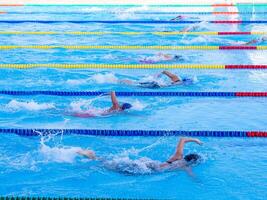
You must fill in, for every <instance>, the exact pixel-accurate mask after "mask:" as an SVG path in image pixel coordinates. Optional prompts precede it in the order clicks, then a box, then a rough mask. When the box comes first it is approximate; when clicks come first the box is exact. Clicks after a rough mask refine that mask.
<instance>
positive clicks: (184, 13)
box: [4, 10, 267, 15]
mask: <svg viewBox="0 0 267 200" xmlns="http://www.w3.org/2000/svg"><path fill="white" fill-rule="evenodd" d="M98 12H103V11H93V12H84V11H80V12H52V11H46V12H44V11H38V12H26V11H24V12H21V11H20V12H14V11H11V12H4V13H5V14H16V15H17V14H23V15H25V14H26V15H28V14H31V15H32V14H55V15H69V14H77V15H89V14H92V13H93V14H94V13H98ZM104 12H105V13H109V14H124V13H126V14H129V13H131V14H140V15H237V14H239V15H252V14H255V15H266V14H267V12H245V11H241V12H160V11H158V12H140V11H130V12H125V11H108V10H105V11H104Z"/></svg>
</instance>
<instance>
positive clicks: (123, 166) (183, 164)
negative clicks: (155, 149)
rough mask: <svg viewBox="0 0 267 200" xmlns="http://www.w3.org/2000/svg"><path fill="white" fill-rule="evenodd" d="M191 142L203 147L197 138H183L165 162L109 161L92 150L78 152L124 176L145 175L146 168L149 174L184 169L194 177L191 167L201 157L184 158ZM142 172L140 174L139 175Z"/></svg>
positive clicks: (142, 159) (146, 159) (188, 156)
mask: <svg viewBox="0 0 267 200" xmlns="http://www.w3.org/2000/svg"><path fill="white" fill-rule="evenodd" d="M189 142H194V143H197V144H199V145H202V142H201V141H200V140H198V139H195V138H181V139H180V141H179V142H178V144H177V147H176V150H175V153H174V154H173V155H172V156H171V157H170V158H169V159H168V160H167V161H165V162H160V161H156V160H151V159H148V158H141V159H139V160H130V161H129V160H128V161H127V162H125V161H124V160H118V159H116V162H115V161H113V160H107V159H104V158H101V157H98V156H96V154H95V152H94V151H92V150H83V149H82V150H78V151H77V153H78V154H79V155H82V156H85V157H87V158H89V159H91V160H96V161H100V162H102V163H103V164H104V166H105V167H106V168H108V169H112V170H115V171H117V172H120V173H124V174H143V173H142V171H140V169H144V168H146V169H147V170H148V172H149V173H153V172H162V171H165V170H168V171H169V170H175V169H183V170H185V171H186V172H188V173H189V175H192V171H191V166H192V165H195V164H198V163H199V162H200V161H201V156H200V155H198V154H195V153H192V154H187V155H185V156H184V145H185V144H186V143H189ZM139 172H140V173H139Z"/></svg>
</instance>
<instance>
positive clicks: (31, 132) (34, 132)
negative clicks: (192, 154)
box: [0, 128, 267, 137]
mask: <svg viewBox="0 0 267 200" xmlns="http://www.w3.org/2000/svg"><path fill="white" fill-rule="evenodd" d="M59 133H61V134H63V135H71V134H75V135H91V136H190V137H194V136H196V137H267V132H266V131H181V130H98V129H17V128H10V129H8V128H0V134H17V135H20V136H41V135H50V134H59Z"/></svg>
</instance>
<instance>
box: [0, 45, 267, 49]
mask: <svg viewBox="0 0 267 200" xmlns="http://www.w3.org/2000/svg"><path fill="white" fill-rule="evenodd" d="M10 49H43V50H49V49H73V50H75V49H83V50H89V49H118V50H119V49H128V50H140V49H152V50H267V46H146V45H131V46H130V45H67V46H63V45H56V46H53V45H29V46H19V45H1V46H0V50H10Z"/></svg>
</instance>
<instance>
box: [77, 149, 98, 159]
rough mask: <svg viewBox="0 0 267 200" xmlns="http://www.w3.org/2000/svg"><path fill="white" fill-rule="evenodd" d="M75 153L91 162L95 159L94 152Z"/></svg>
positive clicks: (79, 151) (81, 151) (82, 151)
mask: <svg viewBox="0 0 267 200" xmlns="http://www.w3.org/2000/svg"><path fill="white" fill-rule="evenodd" d="M77 153H78V154H80V155H81V156H85V157H87V158H89V159H92V160H95V159H96V156H95V152H94V151H92V150H78V151H77Z"/></svg>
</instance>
